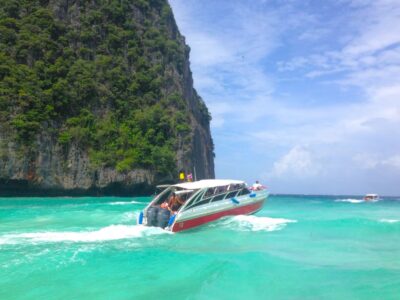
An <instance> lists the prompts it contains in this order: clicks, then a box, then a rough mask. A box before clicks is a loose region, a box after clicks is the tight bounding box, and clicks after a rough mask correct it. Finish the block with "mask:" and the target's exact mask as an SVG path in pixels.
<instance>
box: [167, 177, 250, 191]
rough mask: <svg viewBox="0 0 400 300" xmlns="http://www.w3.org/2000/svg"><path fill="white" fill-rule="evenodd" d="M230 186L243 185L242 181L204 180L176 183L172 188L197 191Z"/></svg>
mask: <svg viewBox="0 0 400 300" xmlns="http://www.w3.org/2000/svg"><path fill="white" fill-rule="evenodd" d="M230 184H244V181H241V180H231V179H204V180H199V181H193V182H184V183H178V184H174V185H172V186H175V187H178V188H182V189H188V190H198V189H203V188H213V187H217V186H225V185H230Z"/></svg>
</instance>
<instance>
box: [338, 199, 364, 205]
mask: <svg viewBox="0 0 400 300" xmlns="http://www.w3.org/2000/svg"><path fill="white" fill-rule="evenodd" d="M335 202H347V203H354V204H356V203H363V202H365V201H364V200H362V199H352V198H348V199H336V200H335Z"/></svg>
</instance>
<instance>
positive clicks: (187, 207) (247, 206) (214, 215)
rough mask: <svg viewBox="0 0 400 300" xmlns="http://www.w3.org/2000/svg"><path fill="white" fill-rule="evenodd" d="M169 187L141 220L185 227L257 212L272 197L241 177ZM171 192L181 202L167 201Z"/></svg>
mask: <svg viewBox="0 0 400 300" xmlns="http://www.w3.org/2000/svg"><path fill="white" fill-rule="evenodd" d="M165 187H166V188H165V189H164V191H162V192H161V193H160V194H158V195H157V196H156V197H155V198H154V199H153V201H151V202H150V203H149V205H148V206H147V207H146V208H145V209H144V210H143V212H141V213H140V215H139V218H138V223H139V224H143V225H145V226H155V227H161V228H164V229H165V230H169V231H172V232H177V231H182V230H186V229H190V228H193V227H197V226H200V225H203V224H206V223H209V222H212V221H215V220H217V219H219V218H221V217H225V216H235V215H248V214H253V213H255V212H257V211H258V210H260V209H261V208H262V205H263V203H264V201H265V200H266V199H267V197H268V192H267V191H265V190H264V191H258V192H251V191H250V190H249V189H248V188H247V187H246V184H245V183H244V182H243V181H238V180H215V179H209V180H200V181H194V182H185V183H178V184H174V185H171V186H165ZM171 196H173V197H178V198H179V199H180V200H179V201H178V202H180V205H179V204H177V205H176V203H175V204H169V206H168V205H166V202H167V200H168V199H170V197H171ZM175 199H176V198H175ZM172 206H174V208H172Z"/></svg>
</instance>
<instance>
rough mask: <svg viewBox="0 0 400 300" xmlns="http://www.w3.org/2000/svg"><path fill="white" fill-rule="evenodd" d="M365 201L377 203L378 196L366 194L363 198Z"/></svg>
mask: <svg viewBox="0 0 400 300" xmlns="http://www.w3.org/2000/svg"><path fill="white" fill-rule="evenodd" d="M364 200H365V201H379V200H380V198H379V195H378V194H366V195H365V196H364Z"/></svg>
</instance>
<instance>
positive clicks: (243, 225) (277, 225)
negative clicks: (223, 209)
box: [224, 215, 297, 231]
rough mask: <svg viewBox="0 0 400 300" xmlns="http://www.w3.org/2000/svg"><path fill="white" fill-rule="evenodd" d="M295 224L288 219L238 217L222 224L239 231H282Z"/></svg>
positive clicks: (294, 221)
mask: <svg viewBox="0 0 400 300" xmlns="http://www.w3.org/2000/svg"><path fill="white" fill-rule="evenodd" d="M296 222H297V221H296V220H290V219H282V218H268V217H257V216H246V215H240V216H235V217H232V218H229V219H226V220H225V221H224V224H226V225H228V226H230V227H232V226H237V229H238V230H241V231H276V230H281V229H283V228H284V227H286V225H287V224H289V223H296Z"/></svg>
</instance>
